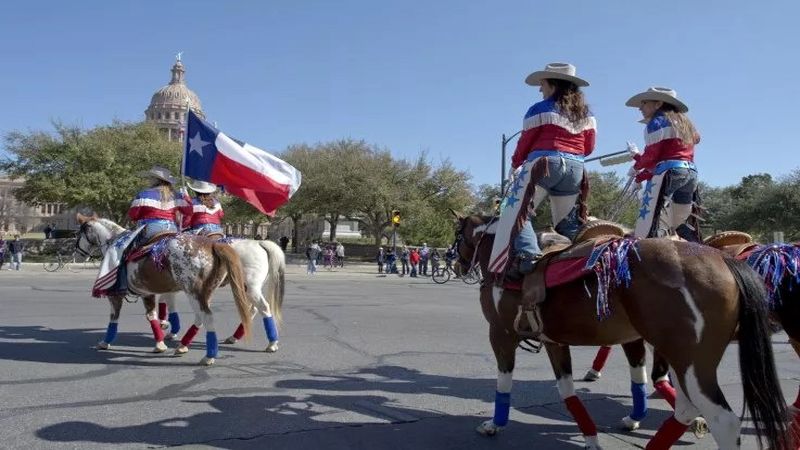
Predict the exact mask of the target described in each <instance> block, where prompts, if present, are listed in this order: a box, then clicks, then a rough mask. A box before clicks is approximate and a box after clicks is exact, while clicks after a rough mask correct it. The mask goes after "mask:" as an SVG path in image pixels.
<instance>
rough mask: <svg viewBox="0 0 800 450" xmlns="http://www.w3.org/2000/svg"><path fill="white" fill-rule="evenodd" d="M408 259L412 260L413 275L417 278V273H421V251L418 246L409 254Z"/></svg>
mask: <svg viewBox="0 0 800 450" xmlns="http://www.w3.org/2000/svg"><path fill="white" fill-rule="evenodd" d="M408 260H409V262H411V277H412V278H416V277H417V273H419V271H418V268H419V252H418V251H417V249H416V248H412V249H411V253H409V255H408Z"/></svg>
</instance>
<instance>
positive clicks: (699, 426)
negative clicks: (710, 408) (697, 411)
mask: <svg viewBox="0 0 800 450" xmlns="http://www.w3.org/2000/svg"><path fill="white" fill-rule="evenodd" d="M689 429H690V430H691V431H692V433H694V436H695V437H696V438H697V439H703V438H704V437H706V434H708V423H706V419H703V418H702V417H697V418H695V419H694V420H693V421H692V423H690V424H689Z"/></svg>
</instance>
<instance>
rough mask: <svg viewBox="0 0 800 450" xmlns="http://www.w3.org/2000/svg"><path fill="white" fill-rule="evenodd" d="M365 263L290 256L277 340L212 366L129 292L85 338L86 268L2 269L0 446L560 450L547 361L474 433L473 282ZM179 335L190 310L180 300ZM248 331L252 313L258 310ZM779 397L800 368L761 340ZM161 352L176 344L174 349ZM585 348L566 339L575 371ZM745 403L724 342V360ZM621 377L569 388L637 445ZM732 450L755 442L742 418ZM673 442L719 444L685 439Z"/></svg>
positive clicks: (481, 353) (606, 438)
mask: <svg viewBox="0 0 800 450" xmlns="http://www.w3.org/2000/svg"><path fill="white" fill-rule="evenodd" d="M372 270H373V267H372V266H359V267H353V268H347V269H346V270H344V271H337V272H326V271H322V272H320V273H319V274H318V275H316V276H313V277H310V276H307V275H306V274H305V271H304V270H303V269H302V268H301V267H300V266H299V265H297V264H292V265H291V266H290V268H289V275H288V278H287V279H288V283H287V291H286V301H285V305H284V306H285V307H284V324H283V327H282V329H281V348H280V350H279V351H278V352H277V353H275V354H267V353H264V352H263V349H264V348H265V346H266V341H265V335H264V331H263V329H262V328H261V327H260V326H256V327H254V330H255V333H254V336H253V337H252V339H251V340H250V341H249V342H243V343H240V344H237V345H236V346H226V345H221V346H220V347H221V348H220V357H219V358H218V360H217V364H216V365H214V366H212V367H201V366H199V365H198V362H199V361H200V359H201V358H202V357H203V355H204V354H205V350H204V345H203V341H204V334H203V333H200V334H199V335H198V337H197V339H196V343H195V344H194V345H193V348H192V350H191V351H190V352H189V354H188V355H186V356H184V357H181V358H178V357H173V356H172V355H171V351H170V352H168V353H166V354H151V353H150V349H151V348H152V345H153V342H152V338H151V335H150V332H149V327H148V325H147V323H146V322H145V320H144V316H143V308H142V306H141V302H140V303H137V304H125V305H124V307H123V311H122V318H121V321H120V333H119V335H118V337H117V340H116V342H115V344H116V345H114V346H113V347H112V349H111V350H109V351H97V350H94V349H93V348H92V346H93V345H94V344H95V343H96V342H97V341H98V340H100V339H101V338H102V336H103V333H104V331H105V327H106V323H107V320H108V311H109V308H108V305H107V302H106V301H105V300H98V299H93V298H91V297H90V296H89V286H90V285H91V282H92V279H93V275H94V274H93V273H92V272H91V271H89V270H87V271H84V272H83V273H79V274H73V273H62V272H56V273H46V272H43V271H42V270H41V269H40V267H39V266H38V265H35V264H29V265H25V267H24V270H23V271H20V272H9V271H6V270H5V269H4V270H3V271H2V272H0V314H2V315H1V317H2V320H0V322H1V323H2V324H1V325H0V399H2V401H1V402H0V448H19V449H39V448H59V449H60V448H109V447H111V446H112V445H113V446H114V447H116V448H158V447H165V446H186V447H187V448H225V449H244V448H253V449H255V448H269V449H284V448H286V449H289V448H291V449H293V450H297V449H428V448H430V449H456V448H458V449H497V448H503V449H561V448H576V447H580V445H582V438H581V437H580V436H579V432H578V429H577V427H576V426H575V425H574V424H573V422H572V420H571V418H570V417H569V416H568V413H567V412H566V410H565V408H564V407H563V406H562V404H561V402H560V401H559V397H558V392H557V390H556V387H555V382H554V380H553V375H552V371H551V370H550V367H549V363H548V362H547V359H546V356H545V355H543V354H541V355H529V354H527V353H522V352H521V354H520V356H519V358H518V363H517V370H516V372H515V383H514V391H513V394H512V405H513V408H512V411H511V420H512V422H511V423H510V425H509V426H508V427H507V428H506V429H504V430H503V431H502V433H501V434H499V435H498V436H496V437H494V438H486V437H482V436H479V435H478V434H477V433H476V432H475V431H474V428H475V427H476V426H477V425H478V424H479V423H480V422H481V421H483V420H485V419H487V418H489V417H490V416H491V414H492V410H493V406H492V402H493V399H494V391H495V363H494V357H493V355H492V352H491V349H490V347H489V342H488V338H487V325H486V323H485V322H484V319H483V316H482V315H481V312H480V309H479V307H478V302H477V289H476V288H475V287H472V286H466V285H464V284H463V283H460V282H458V281H455V282H450V283H448V284H446V285H435V284H433V283H432V282H431V281H430V280H428V279H421V278H418V279H410V278H399V277H396V276H390V277H379V276H377V274H375V273H372ZM178 308H179V311H180V312H181V314H182V321H183V325H184V330H185V329H186V326H187V325H188V324H189V323H190V322H191V319H192V317H191V314H190V311H191V310H190V307H189V305H188V303H187V302H186V300H185V298H183V296H180V297H179V302H178ZM213 309H214V311H215V313H216V323H217V327H218V330H219V334H220V338H224V337H225V336H226V335H227V334H229V333H231V332H232V330H233V329H234V327H235V325H236V323H237V318H236V314H235V308H234V305H233V302H232V299H231V295H230V291H229V290H228V289H223V290H221V291H219V294H218V295H217V296H216V297H215V302H214V305H213ZM256 325H258V322H256ZM773 342H774V348H775V352H776V354H777V361H778V366H779V372H780V374H781V377H782V384H783V388H784V391H785V393H786V395H787V396H791V398H794V395H795V393H796V392H797V391H796V390H797V385H798V381H799V380H800V364H799V363H798V360H797V358H796V357H795V356H794V354H793V352H792V350H791V348H790V347H789V345H788V344H787V342H786V336H785V335H783V334H779V335H776V336H775V337H774V339H773ZM171 346H174V344H171ZM595 350H596V349H595V348H578V349H574V350H573V362H574V364H575V373H576V375H582V374H583V373H584V372H585V370H586V368H587V367H588V366H589V364H590V362H591V359H592V358H593V356H594V352H595ZM719 378H720V382H721V384H722V385H723V390H724V392H725V394H726V396H727V398H728V401H729V402H730V403H731V405H732V407H733V408H734V411H737V412H738V411H739V410H740V409H741V387H740V384H739V383H740V382H739V376H738V362H737V358H736V346H735V345H732V346H731V347H730V348H729V350H728V352H727V353H726V356H725V358H724V360H723V362H722V366H721V368H720V370H719ZM629 383H630V378H629V375H628V368H627V366H626V363H625V360H624V357H623V355H622V352H621V350H619V349H615V352H614V353H613V355H612V357H611V360H610V362H609V365H608V367H607V368H606V370H605V372H604V376H603V379H602V380H600V381H598V382H596V383H581V382H578V383H576V387H577V388H578V389H579V392H580V394H579V395H580V396H581V398H582V399H583V400H584V402H585V403H586V406H587V408H588V409H589V412H590V413H591V414H592V415H593V417H594V419H595V421H596V422H597V424H598V427H599V429H600V430H601V433H602V434H601V437H600V441H601V444H602V445H603V446H604V448H607V449H628V448H641V447H643V446H644V444H645V443H646V441H647V439H649V437H650V436H652V435H653V433H654V432H655V429H656V428H657V427H658V425H659V424H660V423H661V422H662V421H664V420H665V419H666V418H667V417H668V415H669V406H668V405H667V404H666V402H664V401H663V400H660V399H652V400H651V401H650V408H651V409H650V413H649V417H648V418H647V419H646V420H645V421H644V423H643V427H642V429H640V430H638V431H636V432H633V433H625V432H622V431H621V430H620V429H619V427H618V423H619V419H620V418H621V417H623V416H624V415H625V414H627V412H628V410H629V407H630V404H631V402H630V384H629ZM744 432H745V434H747V435H748V436H745V438H744V441H743V448H755V444H754V440H753V439H752V437H751V436H749V435H750V434H751V433H752V429H751V427H750V425H749V424H748V423H745V425H744ZM677 448H703V449H705V448H716V445H715V444H714V442H713V440H712V438H711V437H710V436H708V437H706V438H704V439H702V440H697V439H696V438H695V437H694V436H692V435H688V434H687V435H685V436H684V437H683V439H682V441H680V443H679V446H678V447H677Z"/></svg>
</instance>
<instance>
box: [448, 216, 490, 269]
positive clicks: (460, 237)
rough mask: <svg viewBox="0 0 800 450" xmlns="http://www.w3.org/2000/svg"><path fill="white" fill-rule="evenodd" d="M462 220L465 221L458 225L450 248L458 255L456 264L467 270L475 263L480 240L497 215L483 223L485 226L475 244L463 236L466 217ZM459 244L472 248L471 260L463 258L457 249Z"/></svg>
mask: <svg viewBox="0 0 800 450" xmlns="http://www.w3.org/2000/svg"><path fill="white" fill-rule="evenodd" d="M464 220H465V222H464V223H463V224H462V225H461V226H460V227H459V229H458V231H457V232H456V239H455V241H454V242H453V245H452V248H453V249H454V250H455V252H456V254H457V255H458V264H460V265H461V267H466V268H467V270H471V269H472V267H473V266H474V265H475V262H476V260H477V259H478V248H480V246H481V241H482V240H483V237H484V236H485V235H486V230H488V229H489V226H490V225H491V224H492V223H494V221H495V220H497V217H492V219H491V220H490V221H488V222H486V223H485V224H484V225H485V226H486V228H485V229H484V230H483V231H481V235H480V237H479V238H478V242H477V243H476V244H475V245H472V244H471V243H470V242H469V241H468V240H467V239H466V238H465V237H464V227H465V226H466V224H467V223H466V219H464ZM461 244H464V245H466V246H468V247H470V248H471V249H472V260H471V261H467V260H466V259H464V257H463V256H461V252H460V251H459V246H460V245H461Z"/></svg>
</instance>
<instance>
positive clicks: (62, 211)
mask: <svg viewBox="0 0 800 450" xmlns="http://www.w3.org/2000/svg"><path fill="white" fill-rule="evenodd" d="M24 183H25V180H23V179H20V178H17V179H15V180H12V179H11V178H9V177H7V176H5V175H2V174H0V233H3V234H5V235H6V236H8V235H15V234H20V235H23V234H25V233H31V232H41V231H42V230H44V229H45V228H46V227H47V226H48V225H50V226H51V227H52V228H55V229H59V230H72V229H75V228H77V226H78V224H77V221H76V219H75V211H76V210H75V209H68V208H67V207H66V205H65V204H63V203H41V204H37V205H29V204H27V203H22V202H19V201H17V199H15V198H14V192H13V191H14V189H17V188H20V187H22V185H23V184H24Z"/></svg>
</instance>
